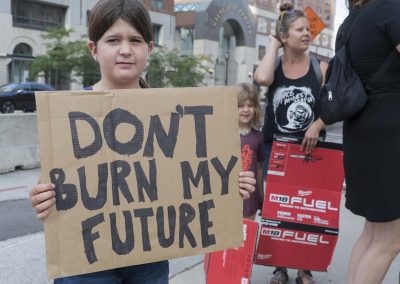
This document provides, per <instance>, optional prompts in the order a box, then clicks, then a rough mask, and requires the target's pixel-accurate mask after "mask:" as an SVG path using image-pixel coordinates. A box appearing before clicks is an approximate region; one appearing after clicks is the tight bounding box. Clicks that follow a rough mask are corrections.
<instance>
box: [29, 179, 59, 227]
mask: <svg viewBox="0 0 400 284" xmlns="http://www.w3.org/2000/svg"><path fill="white" fill-rule="evenodd" d="M54 188H55V185H54V184H52V183H48V184H44V183H40V184H38V185H36V186H35V187H34V188H33V189H32V190H31V192H29V199H30V200H31V204H32V207H33V209H35V211H36V217H37V218H38V219H41V220H43V219H45V218H46V217H47V216H48V215H49V213H50V211H51V208H52V207H53V205H54V204H55V203H56V198H55V196H56V193H55V191H54Z"/></svg>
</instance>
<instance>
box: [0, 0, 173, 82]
mask: <svg viewBox="0 0 400 284" xmlns="http://www.w3.org/2000/svg"><path fill="white" fill-rule="evenodd" d="M96 2H97V0H47V1H43V0H40V1H39V0H2V1H0V19H2V24H1V25H0V34H1V35H2V42H3V43H2V44H1V45H0V85H2V84H6V83H11V82H23V81H26V80H27V78H28V75H29V64H30V62H31V61H32V60H33V58H34V57H36V56H38V55H41V54H45V53H46V50H47V49H46V41H44V40H43V38H42V37H41V36H42V35H43V34H44V32H45V31H46V30H47V29H48V28H61V27H65V28H72V29H73V30H74V32H73V33H72V34H71V38H70V40H71V41H73V40H78V39H80V38H81V37H82V36H85V35H86V34H87V19H88V15H89V12H90V10H91V8H92V7H93V5H94V4H95V3H96ZM143 3H144V5H145V6H146V7H147V8H148V9H149V13H150V16H151V19H152V22H153V33H154V36H155V41H156V45H160V46H165V47H167V48H173V47H174V44H175V41H174V37H175V15H174V1H173V0H166V1H165V0H146V1H143ZM39 80H43V79H39ZM81 87H82V86H80V85H76V84H70V83H69V82H68V85H65V87H64V88H65V89H67V88H69V89H79V88H81Z"/></svg>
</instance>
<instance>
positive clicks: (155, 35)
mask: <svg viewBox="0 0 400 284" xmlns="http://www.w3.org/2000/svg"><path fill="white" fill-rule="evenodd" d="M152 28H153V38H154V45H155V46H160V33H161V25H156V24H153V26H152Z"/></svg>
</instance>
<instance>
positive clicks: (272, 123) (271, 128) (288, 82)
mask: <svg viewBox="0 0 400 284" xmlns="http://www.w3.org/2000/svg"><path fill="white" fill-rule="evenodd" d="M320 87H321V82H319V80H318V78H317V75H316V74H315V71H314V68H313V67H312V64H311V62H310V68H309V70H308V72H307V74H306V75H304V76H303V77H300V78H298V79H289V78H286V77H285V75H284V74H283V69H282V61H281V62H280V63H279V65H278V66H277V67H276V69H275V76H274V82H273V83H272V84H271V86H270V87H269V89H268V92H267V106H266V111H265V116H264V127H263V133H264V142H265V143H270V142H272V140H273V136H274V134H281V135H288V136H297V137H303V136H304V133H305V132H306V130H307V129H308V127H310V125H311V124H312V123H313V122H314V121H315V120H316V119H317V118H318V117H319V113H318V110H317V104H316V98H317V94H318V92H319V89H320ZM320 136H322V137H325V131H324V130H323V131H321V132H320Z"/></svg>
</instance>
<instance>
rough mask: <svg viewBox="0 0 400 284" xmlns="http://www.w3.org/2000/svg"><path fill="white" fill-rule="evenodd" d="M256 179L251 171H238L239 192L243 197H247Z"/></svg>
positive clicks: (253, 187) (253, 188)
mask: <svg viewBox="0 0 400 284" xmlns="http://www.w3.org/2000/svg"><path fill="white" fill-rule="evenodd" d="M255 184H256V179H255V177H254V173H253V172H251V171H247V172H240V173H239V193H240V195H241V196H242V198H243V199H248V198H249V197H250V193H252V192H254V190H255Z"/></svg>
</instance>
